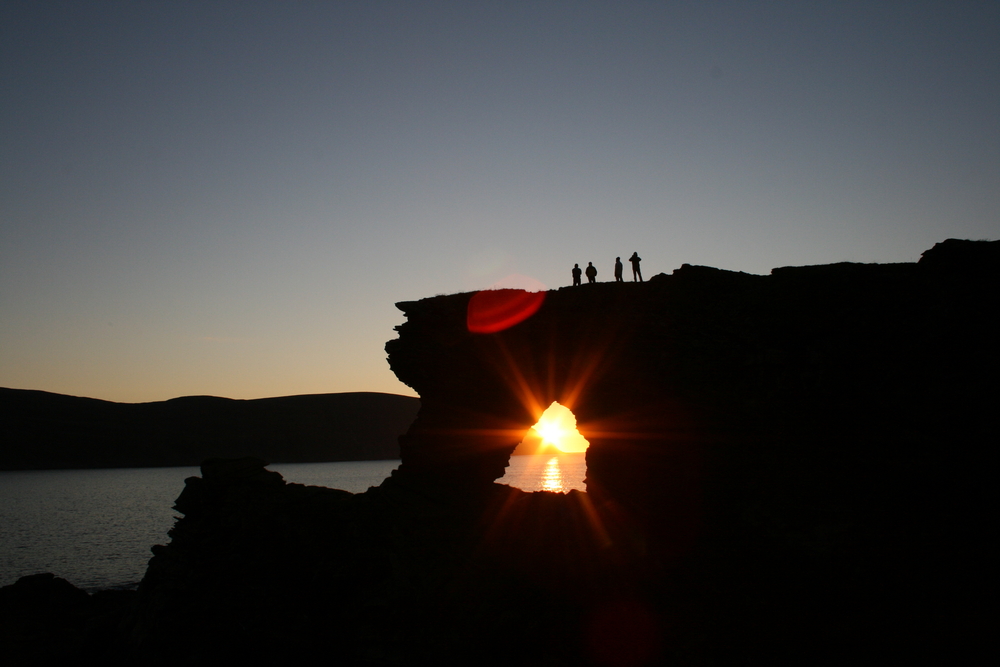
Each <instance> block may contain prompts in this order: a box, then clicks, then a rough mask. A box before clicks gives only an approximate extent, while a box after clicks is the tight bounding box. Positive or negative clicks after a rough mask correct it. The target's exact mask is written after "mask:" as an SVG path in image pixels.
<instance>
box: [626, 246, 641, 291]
mask: <svg viewBox="0 0 1000 667" xmlns="http://www.w3.org/2000/svg"><path fill="white" fill-rule="evenodd" d="M628 261H630V262H632V282H635V281H636V280H638V281H639V282H640V283H641V282H642V271H640V270H639V262H641V261H642V258H641V257H639V253H637V252H634V253H632V256H631V257H629V258H628Z"/></svg>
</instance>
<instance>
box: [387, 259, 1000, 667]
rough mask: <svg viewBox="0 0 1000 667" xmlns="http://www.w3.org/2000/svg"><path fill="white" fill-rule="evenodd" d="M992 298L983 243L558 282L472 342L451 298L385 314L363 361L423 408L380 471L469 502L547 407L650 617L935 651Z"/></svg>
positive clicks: (960, 524) (999, 336)
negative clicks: (624, 527) (379, 365)
mask: <svg viewBox="0 0 1000 667" xmlns="http://www.w3.org/2000/svg"><path fill="white" fill-rule="evenodd" d="M998 287H1000V243H998V242H970V241H957V240H949V241H946V242H944V243H940V244H938V245H936V246H935V247H934V248H933V249H931V250H929V251H928V252H926V253H925V254H924V256H923V258H922V260H921V262H919V263H918V264H896V265H860V264H849V263H844V264H834V265H828V266H808V267H788V268H781V269H775V270H774V271H773V272H772V274H771V275H770V276H751V275H746V274H740V273H733V272H727V271H720V270H717V269H712V268H707V267H697V266H689V265H685V266H683V267H681V269H679V270H677V271H675V272H674V273H673V275H671V276H664V275H661V276H656V277H654V278H653V279H652V280H651V281H649V282H648V283H646V284H639V285H635V284H624V285H622V284H613V283H611V284H599V285H595V286H589V285H588V286H585V287H584V288H575V289H574V288H564V289H561V290H558V291H556V292H549V293H548V294H547V298H546V300H545V302H544V304H543V305H542V307H541V308H540V309H539V310H538V312H537V313H536V314H535V315H534V316H533V317H531V318H530V319H528V320H526V321H524V322H522V323H521V324H518V325H517V326H515V327H512V328H510V329H507V330H505V331H502V332H498V333H494V334H490V335H477V334H473V333H469V332H468V331H467V330H466V329H465V327H464V321H465V310H466V308H467V305H468V302H469V298H470V295H454V296H445V297H435V298H432V299H425V300H423V301H419V302H412V303H402V304H399V307H400V308H401V309H402V310H403V311H404V312H405V313H406V315H407V322H406V323H405V324H403V325H402V326H401V327H399V332H400V337H399V338H398V339H397V340H394V341H390V342H389V343H388V344H387V346H386V349H387V351H388V352H389V362H390V365H391V366H392V368H393V370H394V371H395V372H396V374H397V375H398V377H399V378H400V379H401V380H403V381H404V382H406V383H407V384H409V385H410V386H411V387H413V388H414V389H415V390H416V391H417V392H418V393H419V394H420V396H421V401H422V406H423V407H422V409H421V412H420V414H419V415H418V418H417V420H416V422H415V423H414V424H413V426H412V427H411V428H410V431H409V432H408V433H407V435H406V436H404V438H402V439H401V448H402V460H403V464H402V466H401V468H400V469H399V470H398V471H397V473H396V474H395V477H394V479H395V480H396V481H398V482H400V483H401V484H408V483H410V482H411V480H412V481H413V483H414V484H426V483H428V480H432V479H433V484H434V485H435V486H436V487H438V488H447V489H450V490H451V491H452V492H453V493H455V494H456V495H458V496H474V495H476V494H479V493H483V492H486V491H487V490H488V489H489V486H490V482H491V481H492V480H493V479H494V478H496V477H498V476H499V475H500V473H501V472H502V466H503V464H504V462H505V461H506V457H507V456H508V455H509V454H510V452H511V451H512V449H513V447H514V446H515V444H516V442H517V440H519V436H520V434H521V433H523V431H524V430H525V429H527V428H528V427H529V426H530V425H531V424H532V423H533V421H534V417H535V416H536V415H537V413H538V412H537V411H538V410H539V408H540V407H541V408H544V407H545V406H547V405H548V404H549V402H551V401H552V400H558V401H560V402H561V403H563V404H566V405H568V406H570V407H571V408H572V410H573V411H574V413H575V414H576V416H577V420H578V426H579V428H580V431H581V433H583V434H584V436H585V437H587V438H588V439H589V440H590V442H591V447H590V450H589V451H588V454H587V461H588V476H587V482H588V495H589V496H590V498H591V500H592V502H593V503H594V505H595V507H596V508H597V509H596V511H597V512H598V514H599V515H600V516H601V517H605V518H607V523H611V524H616V523H618V524H620V523H621V520H622V518H624V521H625V522H627V523H628V524H629V525H631V526H633V527H634V530H635V531H636V532H637V533H638V535H639V536H640V537H639V540H640V542H641V544H642V545H643V553H644V558H643V559H642V562H641V567H642V568H644V569H642V570H641V571H642V572H643V574H641V575H639V576H640V578H643V577H648V580H649V581H651V582H655V584H653V585H652V586H651V588H652V589H654V590H659V591H660V592H659V593H657V594H656V595H654V599H655V602H656V606H657V612H656V615H657V618H659V619H661V620H662V619H664V618H669V617H671V615H672V614H674V615H676V614H681V615H683V616H684V617H686V618H687V619H688V622H692V621H691V619H693V618H700V619H701V620H700V621H699V622H698V623H699V624H700V625H699V626H698V628H699V629H698V632H699V633H702V634H703V636H705V637H708V638H709V639H706V640H705V642H704V644H702V645H701V646H700V648H699V649H698V650H699V651H701V650H702V649H704V650H705V651H707V654H711V655H712V656H714V657H713V658H712V659H713V660H714V659H724V658H725V656H726V655H728V656H729V657H732V658H735V657H736V656H738V655H741V654H752V653H755V652H757V653H758V654H759V655H760V656H761V657H762V658H763V657H765V656H770V657H771V658H775V659H779V655H780V653H781V652H789V653H788V655H789V656H791V655H792V654H794V652H795V651H796V650H799V649H801V648H804V647H810V646H811V647H819V646H824V647H826V648H824V649H822V650H821V653H822V655H824V656H826V657H831V658H832V657H836V656H840V657H844V658H846V657H847V656H850V655H851V654H852V652H853V651H855V650H860V647H861V646H862V645H864V644H865V642H867V641H869V640H871V638H872V637H873V636H874V637H878V638H879V639H878V641H879V642H880V645H881V646H883V647H892V650H894V651H901V650H902V651H905V652H907V653H910V652H914V653H920V652H922V651H929V650H932V649H934V648H940V647H944V646H948V645H951V643H952V642H954V641H959V638H960V637H962V638H965V636H966V635H967V634H968V633H969V629H970V625H969V616H968V614H967V613H964V612H963V613H961V614H959V616H960V617H961V620H959V619H958V618H957V617H950V618H949V619H948V620H942V617H941V614H942V610H943V609H945V608H948V609H955V608H960V609H972V608H975V605H974V604H972V603H973V602H974V601H975V599H976V598H977V593H975V592H973V591H974V590H975V581H976V580H977V577H979V576H981V575H982V574H983V573H984V572H985V569H984V568H985V562H984V557H983V556H981V555H979V553H980V548H979V542H978V540H977V538H976V537H975V535H977V534H978V531H977V529H976V526H977V525H982V523H983V522H985V521H987V520H988V519H987V518H986V516H985V514H984V511H983V508H984V507H986V503H985V489H986V488H987V486H986V484H987V482H986V479H985V473H984V469H983V467H982V457H983V456H984V451H983V447H984V446H985V445H986V443H990V442H994V441H996V440H997V426H996V421H995V418H994V417H993V414H994V413H995V407H992V406H995V405H996V404H997V398H998V392H997V388H996V377H997V371H998V368H1000V365H998V358H1000V354H998V341H1000V319H998V315H997V314H998V305H1000V303H998ZM612 513H614V518H612ZM959 554H961V555H959ZM966 559H968V560H966ZM973 573H975V574H973ZM916 582H919V584H917V583H916ZM678 587H679V588H678ZM651 588H650V587H647V590H650V589H651ZM681 589H683V590H682V592H679V591H681ZM668 591H669V592H668ZM972 626H973V627H974V626H975V624H972ZM835 638H839V639H835ZM684 641H685V642H689V641H692V639H691V638H690V637H687V638H686V639H685V640H684ZM681 643H682V644H684V642H681ZM727 647H728V648H727ZM692 650H693V649H692ZM727 652H728V653H727ZM707 654H706V655H707ZM706 659H707V658H706Z"/></svg>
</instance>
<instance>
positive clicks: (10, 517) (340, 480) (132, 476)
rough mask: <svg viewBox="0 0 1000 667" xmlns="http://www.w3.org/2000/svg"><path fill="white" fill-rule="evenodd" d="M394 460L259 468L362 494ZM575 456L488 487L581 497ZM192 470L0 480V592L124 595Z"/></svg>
mask: <svg viewBox="0 0 1000 667" xmlns="http://www.w3.org/2000/svg"><path fill="white" fill-rule="evenodd" d="M398 465H399V461H350V462H342V463H285V464H274V465H271V466H269V468H270V469H271V470H275V471H277V472H279V473H281V475H282V476H283V477H284V478H285V479H286V480H287V481H289V482H294V483H297V484H309V485H315V486H328V487H331V488H336V489H344V490H346V491H351V492H352V493H362V492H364V491H366V490H367V489H368V487H370V486H378V485H379V484H380V483H381V482H382V480H384V479H385V478H386V477H388V476H389V473H391V472H392V470H393V469H395V468H396V467H397V466H398ZM585 472H586V463H585V462H584V455H583V454H564V455H562V456H560V457H547V456H542V457H535V456H515V457H512V460H511V464H510V466H509V467H508V468H507V474H506V475H505V476H504V477H503V478H501V479H499V480H497V481H499V482H501V483H504V484H510V485H512V486H516V487H518V488H521V489H524V490H526V491H541V490H547V491H569V490H570V489H579V490H581V491H582V490H584V486H583V477H584V475H585ZM199 474H200V472H199V470H198V468H119V469H111V470H38V471H36V470H32V471H15V472H0V586H6V585H8V584H12V583H14V582H15V581H17V579H18V577H22V576H24V575H27V574H35V573H37V572H54V573H55V574H56V575H57V576H60V577H63V578H64V579H67V580H69V581H70V582H72V583H73V584H75V585H77V586H79V587H80V588H83V589H87V590H97V589H101V588H112V587H116V586H134V585H136V584H138V583H139V580H140V579H142V575H143V573H144V572H145V571H146V563H147V562H148V561H149V558H150V556H151V554H150V552H149V548H150V547H151V546H152V545H154V544H166V543H167V541H168V540H169V538H168V537H167V531H168V530H170V527H171V526H173V523H174V520H175V518H176V517H177V513H176V512H174V511H173V510H172V509H171V507H172V506H173V504H174V500H175V499H176V498H177V496H179V495H180V493H181V491H182V490H183V489H184V479H185V478H187V477H191V476H194V475H199Z"/></svg>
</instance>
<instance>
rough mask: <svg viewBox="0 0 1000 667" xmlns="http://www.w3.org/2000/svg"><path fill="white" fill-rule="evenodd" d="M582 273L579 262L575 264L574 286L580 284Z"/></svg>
mask: <svg viewBox="0 0 1000 667" xmlns="http://www.w3.org/2000/svg"><path fill="white" fill-rule="evenodd" d="M582 274H583V271H581V270H580V265H579V264H574V265H573V286H574V287H575V286H577V285H579V284H580V276H581V275H582Z"/></svg>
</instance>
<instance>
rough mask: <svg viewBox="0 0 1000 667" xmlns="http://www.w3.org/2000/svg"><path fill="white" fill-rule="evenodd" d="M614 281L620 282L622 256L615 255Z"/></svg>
mask: <svg viewBox="0 0 1000 667" xmlns="http://www.w3.org/2000/svg"><path fill="white" fill-rule="evenodd" d="M615 282H616V283H620V282H622V258H621V257H615Z"/></svg>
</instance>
